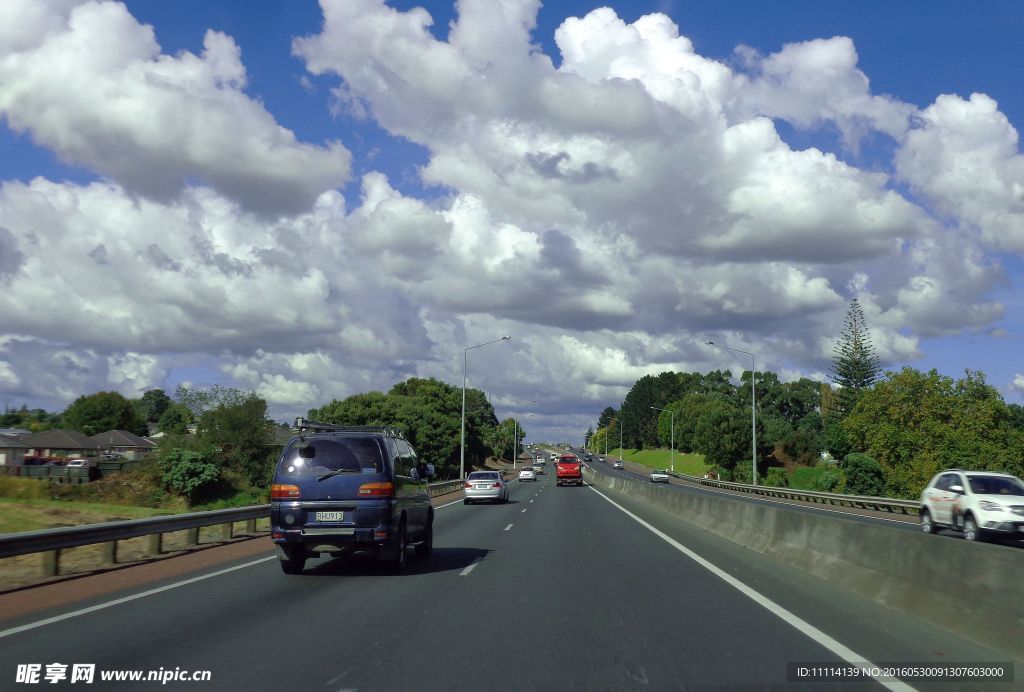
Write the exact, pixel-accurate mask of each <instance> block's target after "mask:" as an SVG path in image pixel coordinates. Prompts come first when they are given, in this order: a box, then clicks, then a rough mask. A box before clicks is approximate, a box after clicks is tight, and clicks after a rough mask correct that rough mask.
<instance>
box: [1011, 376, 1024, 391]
mask: <svg viewBox="0 0 1024 692" xmlns="http://www.w3.org/2000/svg"><path fill="white" fill-rule="evenodd" d="M1010 387H1011V389H1015V390H1017V391H1018V392H1020V393H1021V394H1024V374H1021V373H1019V372H1018V373H1015V374H1014V376H1013V383H1012V384H1011V385H1010Z"/></svg>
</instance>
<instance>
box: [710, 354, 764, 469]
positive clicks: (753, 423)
mask: <svg viewBox="0 0 1024 692" xmlns="http://www.w3.org/2000/svg"><path fill="white" fill-rule="evenodd" d="M704 343H705V344H707V345H708V346H714V347H716V348H724V349H725V350H726V351H735V352H736V353H743V354H745V355H748V356H750V461H751V468H752V469H753V474H754V483H753V484H754V485H757V407H756V404H757V399H756V397H757V395H756V394H755V393H754V354H753V353H751V352H750V351H741V350H740V349H738V348H730V347H728V346H723V345H722V344H716V343H715V342H714V341H705V342H704Z"/></svg>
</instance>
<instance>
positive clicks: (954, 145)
mask: <svg viewBox="0 0 1024 692" xmlns="http://www.w3.org/2000/svg"><path fill="white" fill-rule="evenodd" d="M1019 145H1020V139H1019V136H1018V133H1017V130H1016V129H1014V127H1013V126H1012V125H1011V124H1010V122H1009V121H1008V120H1007V119H1006V116H1005V115H1003V113H1001V112H1000V111H999V109H998V104H997V103H996V102H995V101H994V100H992V99H991V98H990V97H988V96H986V95H984V94H971V97H970V99H969V100H964V99H961V98H960V97H958V96H953V95H949V94H944V95H942V96H939V97H938V98H937V99H936V100H935V103H933V104H932V105H931V106H929V107H928V108H926V109H925V110H924V111H922V112H921V113H920V114H919V116H918V118H917V119H916V123H915V127H914V128H913V129H912V130H911V131H910V133H909V134H908V135H907V138H906V141H905V143H904V144H903V146H902V148H901V149H900V150H899V151H898V152H897V155H896V158H895V164H896V170H897V172H898V173H899V176H900V178H901V179H902V180H904V181H906V182H907V183H909V184H910V185H911V187H913V189H914V190H915V191H916V192H918V193H919V194H921V195H923V196H924V197H926V198H927V199H928V200H929V201H930V202H931V203H932V204H933V205H934V206H935V208H936V210H937V212H938V213H940V214H943V215H948V216H950V217H952V218H953V219H954V220H955V221H956V222H957V223H959V224H961V225H962V226H964V227H966V228H969V229H976V233H977V234H978V235H979V236H980V238H981V239H982V241H983V242H984V243H985V244H986V245H987V246H988V247H991V248H994V249H997V250H1005V251H1011V252H1016V253H1021V252H1024V155H1021V153H1020V148H1019Z"/></svg>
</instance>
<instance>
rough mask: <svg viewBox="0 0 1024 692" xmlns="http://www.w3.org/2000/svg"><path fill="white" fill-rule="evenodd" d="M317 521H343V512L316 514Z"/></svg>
mask: <svg viewBox="0 0 1024 692" xmlns="http://www.w3.org/2000/svg"><path fill="white" fill-rule="evenodd" d="M316 520H317V521H345V513H344V512H317V513H316Z"/></svg>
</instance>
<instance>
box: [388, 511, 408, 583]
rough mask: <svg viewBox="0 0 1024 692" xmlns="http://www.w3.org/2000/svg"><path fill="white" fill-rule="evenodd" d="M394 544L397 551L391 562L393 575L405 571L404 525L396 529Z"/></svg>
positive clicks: (405, 546) (405, 545)
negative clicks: (396, 534)
mask: <svg viewBox="0 0 1024 692" xmlns="http://www.w3.org/2000/svg"><path fill="white" fill-rule="evenodd" d="M395 543H396V545H395V548H396V549H397V553H396V555H395V557H394V559H393V560H392V562H391V570H392V571H393V572H394V573H395V574H401V573H402V572H404V571H405V557H406V555H405V552H406V550H405V549H406V548H407V547H408V546H407V543H406V539H405V524H404V523H403V524H402V525H401V527H399V529H398V537H397V538H396V539H395Z"/></svg>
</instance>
